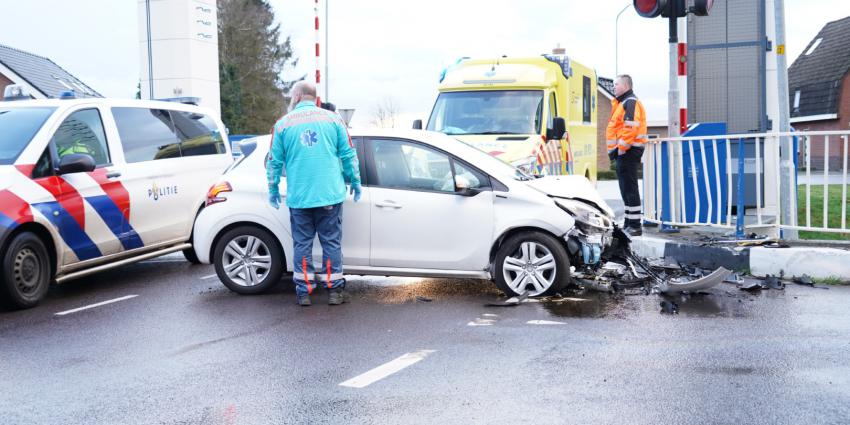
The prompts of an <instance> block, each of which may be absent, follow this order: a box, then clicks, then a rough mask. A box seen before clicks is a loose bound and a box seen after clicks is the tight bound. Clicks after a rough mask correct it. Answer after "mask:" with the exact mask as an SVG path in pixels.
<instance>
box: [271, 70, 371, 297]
mask: <svg viewBox="0 0 850 425" xmlns="http://www.w3.org/2000/svg"><path fill="white" fill-rule="evenodd" d="M292 105H294V108H292V110H291V111H290V112H289V113H288V114H286V115H285V116H284V117H283V118H281V119H280V120H279V121H278V122H277V123H275V126H274V130H273V132H272V146H271V150H270V152H269V158H268V163H267V164H266V168H267V176H268V180H269V203H270V204H271V205H272V207H274V208H276V209H277V208H280V191H279V189H278V185H279V184H280V177H281V172H282V170H284V169H285V171H286V174H285V175H286V206H287V207H289V221H290V224H291V228H292V240H293V245H294V249H293V252H294V258H293V263H294V266H295V267H294V273H293V276H292V280H293V281H294V282H295V292H296V294H297V298H298V304H299V305H302V306H309V305H310V294H312V293H313V290H314V289H315V288H316V286H318V284H322V285H325V286H326V287H327V288H328V292H329V295H328V304H330V305H338V304H342V303H344V302H345V294H344V293H343V289H344V288H345V279H343V275H342V202H343V201H345V198H346V187H345V180H344V178H347V179H348V180H349V181H350V182H351V194H353V195H354V201H355V202H357V201H358V200H360V167H359V163H358V161H357V152H356V151H355V150H354V145H353V144H352V143H351V138H350V137H349V136H348V131H347V130H346V127H345V124H344V123H343V122H342V119H341V118H340V117H339V115H337V114H336V113H334V112H331V111H326V110H324V109H321V108H319V107H317V106H316V86H314V85H313V84H311V83H309V82H306V81H301V82H298V83H296V84H295V86H294V87H293V88H292ZM316 234H318V235H319V242H320V243H321V244H322V266H321V270H319V271H318V272H317V271H316V270H315V268H314V266H313V256H312V252H313V238H315V236H316ZM314 276H315V278H314Z"/></svg>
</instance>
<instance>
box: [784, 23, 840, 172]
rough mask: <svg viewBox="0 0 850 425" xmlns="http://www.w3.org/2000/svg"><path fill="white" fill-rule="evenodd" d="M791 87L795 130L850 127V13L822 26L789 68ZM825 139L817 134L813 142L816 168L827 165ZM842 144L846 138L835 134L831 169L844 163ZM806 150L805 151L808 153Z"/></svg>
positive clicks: (831, 143) (790, 98) (833, 129)
mask: <svg viewBox="0 0 850 425" xmlns="http://www.w3.org/2000/svg"><path fill="white" fill-rule="evenodd" d="M788 88H789V91H788V93H789V95H790V96H789V101H790V103H791V104H790V105H789V106H790V108H791V109H790V110H791V125H792V126H793V127H794V129H795V130H798V131H835V130H850V17H847V18H844V19H841V20H838V21H834V22H830V23H828V24H826V26H825V27H823V29H821V31H820V32H819V33H818V35H817V36H816V37H815V38H814V39H813V40H812V41H811V42H810V43H809V45H808V46H807V47H806V49H805V50H804V51H803V53H802V54H801V55H800V57H798V58H797V60H795V61H794V63H793V64H792V65H791V67H790V68H789V69H788ZM822 140H823V139H822V138H817V139H816V141H815V142H813V143H812V145H811V149H812V151H811V160H812V167H813V168H819V169H823V160H824V147H825V146H824V145H825V143H824V142H823V141H822ZM842 148H843V146H842V142H841V141H840V140H839V139H838V138H836V137H833V138H832V139H831V141H830V146H829V153H830V155H829V164H830V167H829V168H830V169H834V170H839V169H840V168H841V167H842V162H843V161H842V157H841V155H842V152H841V150H842ZM802 150H803V149H802V148H801V155H805V152H802ZM803 158H805V157H803ZM803 158H801V159H803Z"/></svg>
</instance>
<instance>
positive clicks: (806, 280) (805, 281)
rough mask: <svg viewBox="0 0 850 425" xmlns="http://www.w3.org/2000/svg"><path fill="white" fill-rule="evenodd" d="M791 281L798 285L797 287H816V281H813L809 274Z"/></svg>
mask: <svg viewBox="0 0 850 425" xmlns="http://www.w3.org/2000/svg"><path fill="white" fill-rule="evenodd" d="M791 281H792V282H794V283H796V284H797V285H803V286H812V287H813V286H815V281H813V280H812V277H811V276H809V275H807V274H804V275H802V276H800V277H796V276H794V277H793V278H791Z"/></svg>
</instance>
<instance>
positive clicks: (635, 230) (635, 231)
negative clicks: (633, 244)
mask: <svg viewBox="0 0 850 425" xmlns="http://www.w3.org/2000/svg"><path fill="white" fill-rule="evenodd" d="M626 233H628V234H629V236H631V237H635V236H641V235H643V228H642V227H626Z"/></svg>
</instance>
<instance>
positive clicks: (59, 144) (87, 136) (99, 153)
mask: <svg viewBox="0 0 850 425" xmlns="http://www.w3.org/2000/svg"><path fill="white" fill-rule="evenodd" d="M51 143H53V145H54V146H55V147H56V154H57V156H58V157H59V159H60V160H61V159H62V157H63V156H65V155H69V154H72V153H78V154H86V155H90V156H91V157H92V158H94V163H95V164H96V165H98V166H101V165H107V164H110V160H109V148H108V147H107V145H106V134H105V132H104V131H103V121H102V120H101V119H100V112H98V110H97V109H84V110H81V111H77V112H74V113H72V114H71V115H70V116H68V118H65V121H62V124H60V125H59V129H58V130H56V133H54V134H53V139H52V140H51Z"/></svg>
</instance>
